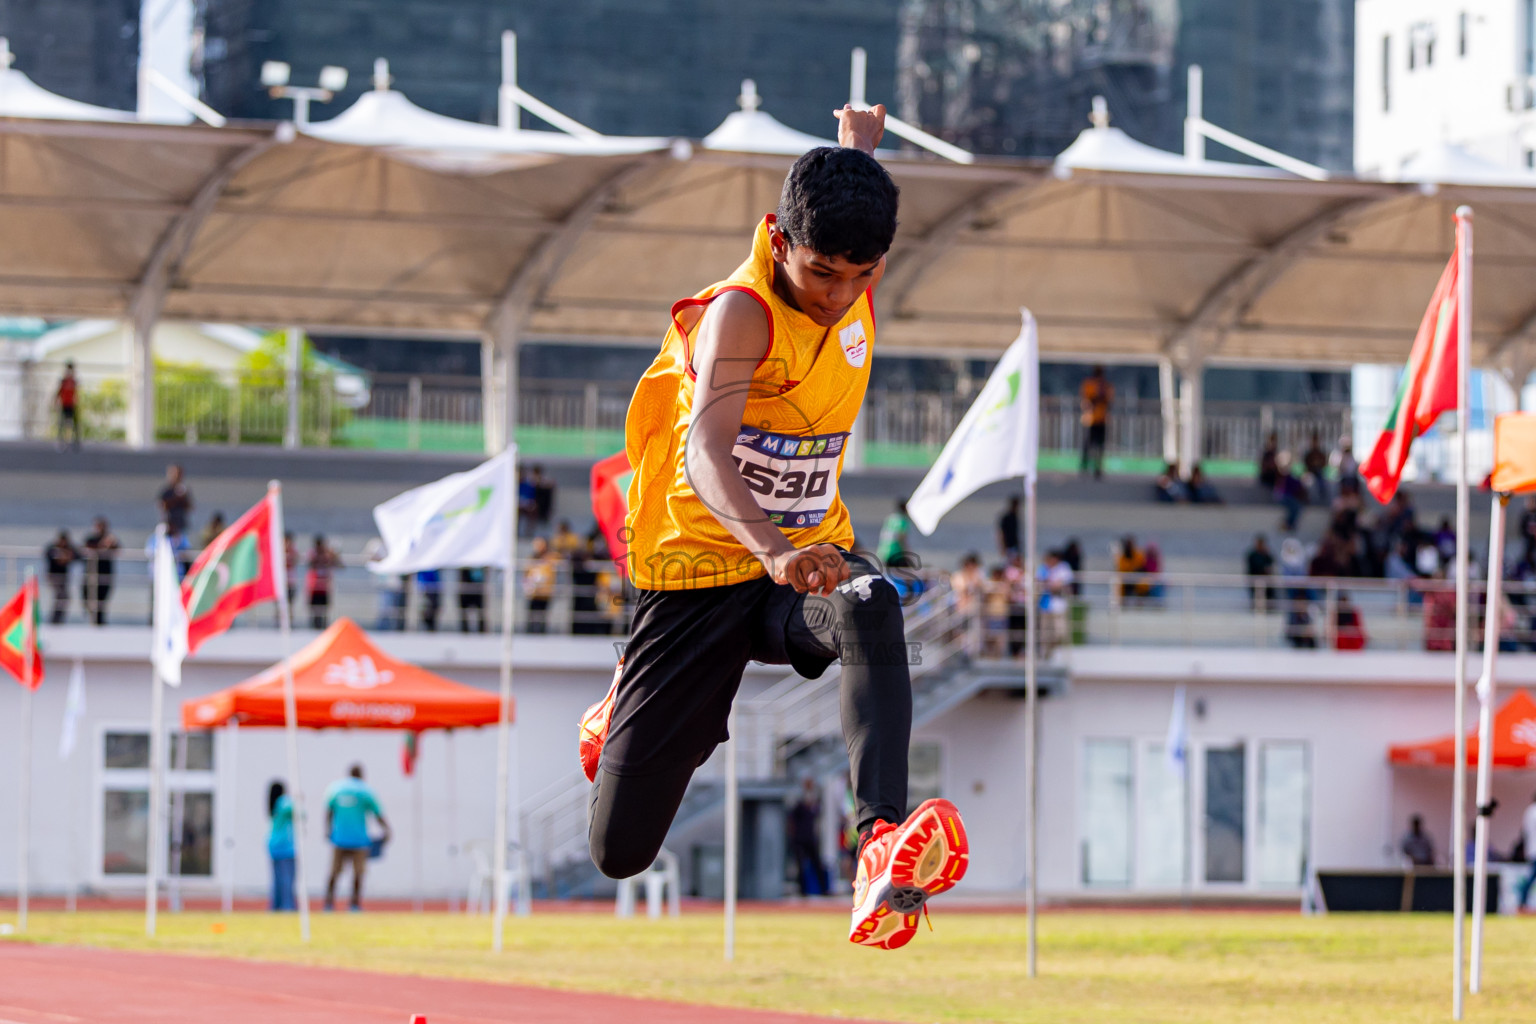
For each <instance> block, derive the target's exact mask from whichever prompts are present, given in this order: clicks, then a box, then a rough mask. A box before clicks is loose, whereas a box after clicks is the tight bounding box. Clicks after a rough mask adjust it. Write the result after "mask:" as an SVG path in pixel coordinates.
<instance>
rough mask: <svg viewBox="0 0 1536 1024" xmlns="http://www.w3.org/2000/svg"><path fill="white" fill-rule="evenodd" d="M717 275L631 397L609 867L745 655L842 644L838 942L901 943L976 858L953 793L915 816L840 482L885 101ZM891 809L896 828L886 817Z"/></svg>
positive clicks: (663, 808)
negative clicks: (848, 831)
mask: <svg viewBox="0 0 1536 1024" xmlns="http://www.w3.org/2000/svg"><path fill="white" fill-rule="evenodd" d="M837 117H838V120H839V127H838V143H839V145H838V146H837V147H835V148H834V147H827V148H822V149H815V150H812V151H811V152H809V153H807V154H805V155H804V156H802V157H801V158H800V159H799V160H797V161H795V165H794V167H793V168H791V169H790V172H789V176H788V177H787V178H786V179H785V181H784V190H783V193H782V195H781V196H780V198H779V207H778V213H777V215H776V216H775V215H770V216H767V217H765V218H764V219H763V221H762V223H761V224H759V225H758V227H757V231H756V234H755V237H754V239H753V245H752V255H751V256H750V257H749V258H748V259H747V261H746V262H745V263H743V264H742V265H741V266H740V267H738V268H737V269H736V272H735V273H734V274H732V275H731V276H730V277H729V278H728V279H726V280H725V281H723V282H721V283H719V284H717V285H714V286H713V287H710V288H708V289H706V290H704V291H703V292H701V293H699V295H697V296H696V297H694V298H691V299H683V300H682V301H680V302H678V303H677V304H676V305H675V306H673V307H672V326H671V328H670V329H669V330H668V332H667V337H666V340H665V342H664V343H663V344H662V348H661V352H660V354H659V355H658V356H657V357H656V360H655V362H653V363H652V364H651V367H650V369H649V370H647V371H646V374H645V376H644V377H643V378H642V379H641V381H640V384H639V385H638V386H637V387H636V389H635V395H634V398H633V400H632V401H631V402H630V407H629V417H628V420H627V422H626V423H625V448H626V450H627V452H628V454H629V461H630V465H631V466H632V467H633V469H634V478H633V481H632V482H631V484H630V489H629V508H630V511H629V517H628V522H627V529H628V531H629V538H630V539H629V545H630V547H629V556H628V559H629V569H630V577H631V579H632V580H633V581H634V583H635V586H636V587H638V588H639V589H640V600H639V604H638V607H637V608H636V611H635V619H634V626H633V629H632V631H631V636H630V642H629V646H628V648H627V649H626V651H625V654H624V658H623V660H622V661H621V662H620V664H619V670H618V672H617V673H616V674H615V679H614V684H613V688H612V689H611V690H610V691H609V693H608V696H607V697H605V698H604V699H603V700H602V701H600V702H599V703H597V704H595V705H593V707H592V708H591V709H589V710H588V712H587V714H586V716H585V717H584V718H583V719H582V723H581V756H582V764H583V767H584V768H585V769H586V771H587V776H588V778H591V779H592V780H593V781H594V782H595V783H596V785H595V786H594V787H593V790H592V814H591V819H590V826H589V831H588V841H589V845H590V847H591V852H592V859H593V861H594V862H595V863H596V864H597V866H598V867H599V868H600V869H602V871H603V873H604V874H606V875H609V876H610V877H613V878H626V877H628V876H630V875H634V874H638V873H639V872H641V871H644V870H645V869H646V868H647V867H649V866H650V864H651V862H652V861H653V860H654V859H655V857H656V854H657V852H658V851H659V850H660V848H661V844H662V841H663V840H664V839H665V838H666V835H667V829H668V828H669V827H670V826H671V824H672V819H673V817H674V816H675V815H676V814H677V809H678V806H679V805H680V803H681V802H682V799H683V792H684V790H686V789H687V787H688V781H689V779H690V778H691V777H692V775H693V772H694V770H695V769H696V768H698V766H699V765H701V764H703V763H704V761H705V760H706V759H707V758H708V757H709V755H710V754H711V752H713V750H714V749H715V747H716V745H717V744H719V743H721V742H722V741H724V740H725V739H726V738H727V737H726V720H727V715H728V714H729V712H730V707H731V701H732V700H733V699H734V697H735V696H736V690H737V687H738V686H739V685H740V683H741V676H742V672H743V670H744V669H745V668H746V665H747V662H748V661H749V660H755V661H761V662H765V663H768V664H774V665H791V666H793V667H794V669H795V670H796V671H797V672H799V673H800V674H801V675H803V676H805V677H807V678H811V679H815V678H817V677H818V676H820V675H821V674H822V673H823V672H824V671H826V669H827V667H828V666H829V665H831V664H832V662H834V661H837V660H839V659H841V660H842V673H841V678H840V679H839V688H840V693H841V702H842V719H843V736H844V739H845V741H846V743H847V747H848V760H849V766H850V772H851V776H852V781H853V791H854V796H855V800H856V802H857V814H858V828H859V867H858V877H857V880H856V881H855V883H854V909H853V921H852V926H851V928H850V931H849V936H848V937H849V939H850V940H851V941H853V942H856V943H859V944H862V945H867V946H875V947H879V948H884V949H894V948H896V947H898V946H903V945H905V944H906V943H907V942H908V941H909V940H910V939H911V938H912V936H913V934H914V933H915V931H916V928H917V919H918V914H919V912H920V910H921V909H922V907H923V904H924V903H925V902H926V900H927V899H928V897H930V896H932V895H933V894H935V893H939V892H943V891H944V890H946V889H948V888H950V887H952V886H953V885H954V884H955V883H956V882H957V881H959V880H960V878H961V876H962V875H964V874H965V869H966V865H967V863H968V861H969V853H968V844H967V841H966V836H965V827H964V825H963V824H962V823H961V821H960V815H959V813H958V812H957V811H956V810H955V808H954V805H953V804H951V803H950V802H949V801H947V800H929V801H927V802H926V803H924V804H923V805H922V806H921V807H919V808H918V809H917V810H916V811H915V812H914V813H913V814H912V815H911V817H908V816H907V814H906V801H907V747H908V741H909V736H910V732H911V727H912V688H911V681H910V679H909V676H908V671H907V646H906V642H905V634H904V632H903V629H902V615H901V604H900V601H899V599H898V596H897V592H896V589H895V588H894V587H893V586H892V585H891V584H890V582H889V581H887V580H886V579H885V577H884V576H883V575H881V571H880V568H879V567H878V566H876V565H874V564H873V563H871V562H870V561H869V560H867V559H865V558H864V557H862V556H861V555H858V554H854V553H853V552H852V551H851V549H852V547H853V539H854V538H853V526H852V524H851V522H850V520H849V516H848V509H847V508H846V507H845V506H844V505H843V502H842V499H841V498H840V497H839V496H838V476H839V473H840V472H841V470H842V462H843V450H844V445H845V444H846V442H847V440H848V435H849V432H850V431H851V430H852V429H853V421H854V418H855V417H856V416H857V415H858V412H859V406H860V404H861V403H862V402H863V400H864V389H865V386H866V384H867V383H868V380H869V359H870V353H871V349H872V348H873V346H874V341H875V317H874V311H873V309H872V306H871V301H872V298H873V295H874V291H875V286H876V285H877V284H879V282H880V277H881V275H882V274H883V273H884V271H885V254H886V252H887V250H889V249H890V247H891V240H892V239H893V238H894V237H895V234H896V206H897V188H896V184H895V183H894V182H893V181H892V180H891V177H890V175H889V174H887V173H886V171H885V169H884V168H883V167H881V166H880V164H879V162H878V161H877V160H876V159H875V158H874V152H875V147H876V145H878V144H879V142H880V137H881V135H882V134H883V132H884V128H885V108H884V107H876V108H875V109H874V110H873V111H856V110H854V109H852V108H851V107H845V108H843V109H842V110H840V111H838V112H837ZM897 823H900V824H897Z"/></svg>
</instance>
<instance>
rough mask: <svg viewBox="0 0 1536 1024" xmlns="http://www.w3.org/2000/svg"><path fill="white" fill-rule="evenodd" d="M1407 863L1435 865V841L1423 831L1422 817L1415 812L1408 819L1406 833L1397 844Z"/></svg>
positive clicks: (1423, 865)
mask: <svg viewBox="0 0 1536 1024" xmlns="http://www.w3.org/2000/svg"><path fill="white" fill-rule="evenodd" d="M1398 849H1399V850H1400V851H1401V852H1402V854H1403V856H1404V857H1406V858H1408V863H1409V864H1411V865H1412V866H1414V867H1416V868H1432V867H1434V866H1435V841H1434V840H1433V839H1431V838H1429V834H1428V833H1426V832H1425V831H1424V818H1423V817H1422V816H1420V815H1417V814H1415V815H1414V816H1413V817H1412V818H1409V819H1408V834H1407V835H1405V836H1403V841H1402V842H1401V843H1399V844H1398Z"/></svg>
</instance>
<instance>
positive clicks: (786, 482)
mask: <svg viewBox="0 0 1536 1024" xmlns="http://www.w3.org/2000/svg"><path fill="white" fill-rule="evenodd" d="M847 440H848V435H847V434H846V433H843V434H815V435H811V436H805V437H797V436H795V435H792V434H770V433H767V432H765V431H762V430H752V429H749V428H747V427H745V426H743V427H742V428H741V433H739V434H737V435H736V447H735V448H733V449H732V451H731V458H733V459H735V460H736V468H737V469H739V470H741V478H742V479H743V480H745V481H746V482H747V486H748V487H750V488H751V489H752V494H753V497H755V498H756V499H757V504H758V506H759V507H760V508H761V509H762V510H763V511H764V512H766V513H768V518H769V519H770V520H772V521H773V523H774V524H775V525H777V526H780V527H783V528H784V529H786V530H798V529H801V528H803V527H806V526H819V525H821V521H822V520H823V519H825V518H826V517H827V510H828V509H829V508H831V507H832V503H833V502H834V501H836V500H837V460H838V459H839V458H841V457H842V454H843V445H844V444H845V443H846V442H847Z"/></svg>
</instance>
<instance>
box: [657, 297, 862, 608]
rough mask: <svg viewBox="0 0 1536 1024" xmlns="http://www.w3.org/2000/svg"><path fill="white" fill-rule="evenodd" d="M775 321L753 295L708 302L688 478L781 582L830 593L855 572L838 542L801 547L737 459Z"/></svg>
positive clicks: (697, 346) (686, 461) (697, 362)
mask: <svg viewBox="0 0 1536 1024" xmlns="http://www.w3.org/2000/svg"><path fill="white" fill-rule="evenodd" d="M768 342H769V333H768V318H767V317H766V316H765V315H764V313H763V309H762V307H761V306H759V305H758V304H757V302H756V300H754V299H753V298H752V297H751V296H748V295H743V294H742V293H740V292H726V293H725V294H723V295H721V296H720V297H719V298H717V299H715V300H714V301H713V302H711V303H710V304H709V308H708V309H707V310H706V311H705V313H704V318H703V320H701V321H700V323H699V331H698V337H697V339H696V341H695V343H694V351H693V369H694V373H695V374H696V380H695V382H694V388H693V420H692V425H691V426H690V428H689V430H688V442H687V448H686V450H685V451H684V453H683V466H684V471H685V472H686V473H687V474H688V482H689V483H690V484H691V485H692V487H693V489H694V492H695V493H697V494H698V496H699V499H700V500H701V501H703V502H704V504H705V506H706V507H707V508H708V509H709V510H710V511H711V512H712V513H714V516H715V518H716V519H718V520H719V521H720V523H721V525H723V526H724V527H725V528H726V529H727V530H729V531H731V536H733V537H735V538H736V539H737V540H738V541H740V542H741V543H742V545H743V546H744V547H745V548H746V549H747V550H748V551H751V552H752V553H753V554H754V555H756V556H757V558H758V560H759V561H761V562H762V563H763V566H764V567H765V568H766V569H767V570H768V575H769V576H771V577H772V578H773V580H774V582H775V583H787V584H789V585H790V586H792V587H794V588H795V589H796V590H798V591H799V592H800V593H802V594H805V593H815V594H823V595H826V594H831V593H832V591H834V590H836V589H837V587H838V585H839V584H840V583H843V582H845V581H846V580H847V579H848V577H849V575H850V573H849V571H848V564H847V563H846V562H844V561H843V556H842V552H840V551H838V550H837V548H836V547H834V546H833V545H831V544H813V545H811V546H810V547H806V548H796V547H795V546H794V544H792V543H790V540H789V538H788V537H786V536H784V534H783V532H782V531H781V530H780V529H779V528H778V527H777V526H776V525H774V523H773V522H772V521H771V520H770V519H769V518H768V516H767V514H766V513H764V512H763V510H762V509H761V508H759V507H758V504H757V501H756V499H754V498H753V497H752V491H751V489H750V488H749V487H747V483H746V481H745V480H743V479H742V478H741V473H740V471H739V470H737V468H736V463H735V461H734V460H733V459H732V458H731V449H732V448H733V447H735V444H736V435H737V434H738V433H739V432H740V431H741V420H742V415H743V414H744V413H745V411H746V407H747V398H748V397H749V394H750V391H751V385H752V375H753V373H754V372H755V371H756V370H757V364H758V363H759V362H760V361H761V360H762V358H763V356H764V355H766V354H767V352H768Z"/></svg>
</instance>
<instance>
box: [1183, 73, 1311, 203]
mask: <svg viewBox="0 0 1536 1024" xmlns="http://www.w3.org/2000/svg"><path fill="white" fill-rule="evenodd" d="M1188 82H1189V85H1188V88H1187V90H1186V91H1187V93H1188V96H1187V98H1186V101H1185V102H1186V104H1187V107H1186V113H1185V117H1184V158H1185V159H1186V160H1188V161H1190V162H1191V163H1198V162H1200V161H1203V160H1204V159H1205V140H1206V139H1210V140H1211V141H1212V142H1219V143H1221V144H1222V145H1223V146H1226V147H1227V148H1228V149H1235V150H1237V151H1238V152H1239V153H1241V154H1243V155H1244V156H1249V157H1252V158H1253V159H1255V160H1258V161H1260V162H1262V163H1266V164H1269V165H1270V166H1271V167H1278V168H1280V169H1281V170H1282V171H1289V172H1291V173H1292V174H1294V175H1296V176H1297V177H1298V178H1307V179H1310V180H1312V181H1326V180H1328V171H1327V170H1326V169H1325V168H1322V167H1319V166H1317V165H1316V164H1309V163H1307V162H1306V161H1305V160H1298V159H1296V158H1295V157H1293V156H1287V155H1286V154H1284V153H1282V152H1280V151H1279V150H1278V149H1270V148H1269V147H1268V146H1263V145H1260V144H1259V143H1257V142H1254V141H1253V140H1252V139H1245V138H1243V137H1242V136H1241V135H1239V134H1237V133H1236V132H1230V131H1227V129H1225V128H1222V127H1221V126H1219V125H1214V124H1212V123H1211V122H1209V121H1207V120H1206V119H1205V117H1204V108H1205V104H1204V102H1203V97H1202V95H1201V94H1202V92H1203V91H1204V88H1205V73H1204V71H1203V70H1202V69H1201V67H1200V65H1198V64H1191V65H1190V66H1189V79H1188Z"/></svg>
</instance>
